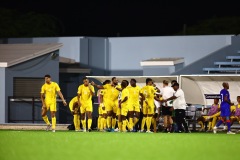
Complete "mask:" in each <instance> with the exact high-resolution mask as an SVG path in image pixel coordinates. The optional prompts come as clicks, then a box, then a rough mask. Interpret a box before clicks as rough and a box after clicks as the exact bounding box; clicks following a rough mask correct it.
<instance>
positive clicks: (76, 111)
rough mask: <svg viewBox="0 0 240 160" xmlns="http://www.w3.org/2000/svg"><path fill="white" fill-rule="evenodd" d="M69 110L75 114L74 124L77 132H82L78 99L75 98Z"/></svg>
mask: <svg viewBox="0 0 240 160" xmlns="http://www.w3.org/2000/svg"><path fill="white" fill-rule="evenodd" d="M69 109H70V111H71V113H72V114H73V124H74V127H75V131H80V113H79V109H80V108H79V106H78V97H77V96H75V97H73V99H72V100H71V101H70V102H69Z"/></svg>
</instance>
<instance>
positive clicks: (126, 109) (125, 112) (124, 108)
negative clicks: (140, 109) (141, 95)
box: [119, 105, 128, 116]
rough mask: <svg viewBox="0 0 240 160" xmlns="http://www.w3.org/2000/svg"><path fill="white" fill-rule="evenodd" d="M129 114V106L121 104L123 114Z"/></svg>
mask: <svg viewBox="0 0 240 160" xmlns="http://www.w3.org/2000/svg"><path fill="white" fill-rule="evenodd" d="M119 109H120V108H119ZM127 114H128V107H127V106H123V105H122V106H121V115H123V116H127Z"/></svg>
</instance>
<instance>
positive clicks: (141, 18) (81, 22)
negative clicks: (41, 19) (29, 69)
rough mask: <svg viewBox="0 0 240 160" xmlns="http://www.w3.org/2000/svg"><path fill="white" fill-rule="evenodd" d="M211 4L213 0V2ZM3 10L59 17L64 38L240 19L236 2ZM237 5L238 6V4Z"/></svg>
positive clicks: (40, 0)
mask: <svg viewBox="0 0 240 160" xmlns="http://www.w3.org/2000/svg"><path fill="white" fill-rule="evenodd" d="M209 1H210V0H209ZM1 3H2V4H1V7H3V8H9V9H17V10H18V11H20V12H30V11H34V12H37V13H46V14H51V15H53V16H55V17H56V18H57V19H59V20H60V21H61V23H62V24H63V25H62V26H63V28H64V32H63V33H62V35H63V36H110V37H111V36H117V35H119V36H161V35H175V34H177V33H179V32H181V31H182V30H183V25H184V24H187V26H191V25H194V24H197V23H198V22H199V21H202V20H204V19H209V18H213V17H222V16H239V15H240V9H239V6H240V5H238V4H236V2H231V3H230V1H224V2H221V1H215V0H212V1H211V2H204V1H200V0H198V1H197V0H192V1H180V0H178V1H177V0H158V1H153V0H112V1H107V0H85V1H82V0H75V1H70V0H68V1H64V2H61V1H60V0H59V1H55V0H5V2H4V1H3V2H1ZM234 3H235V4H234Z"/></svg>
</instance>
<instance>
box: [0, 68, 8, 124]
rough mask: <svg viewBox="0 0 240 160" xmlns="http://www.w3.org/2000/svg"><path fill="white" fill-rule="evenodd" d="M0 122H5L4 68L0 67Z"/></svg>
mask: <svg viewBox="0 0 240 160" xmlns="http://www.w3.org/2000/svg"><path fill="white" fill-rule="evenodd" d="M0 77H1V78H0V124H1V123H5V101H6V100H7V97H5V68H1V67H0Z"/></svg>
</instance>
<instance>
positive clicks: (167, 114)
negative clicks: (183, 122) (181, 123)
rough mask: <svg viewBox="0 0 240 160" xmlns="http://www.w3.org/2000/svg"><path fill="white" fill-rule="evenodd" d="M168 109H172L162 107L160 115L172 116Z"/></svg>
mask: <svg viewBox="0 0 240 160" xmlns="http://www.w3.org/2000/svg"><path fill="white" fill-rule="evenodd" d="M170 109H172V107H165V106H162V115H163V116H172V111H170Z"/></svg>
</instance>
